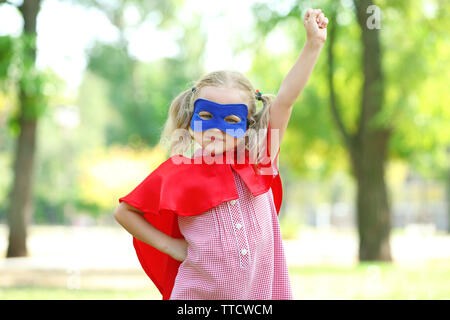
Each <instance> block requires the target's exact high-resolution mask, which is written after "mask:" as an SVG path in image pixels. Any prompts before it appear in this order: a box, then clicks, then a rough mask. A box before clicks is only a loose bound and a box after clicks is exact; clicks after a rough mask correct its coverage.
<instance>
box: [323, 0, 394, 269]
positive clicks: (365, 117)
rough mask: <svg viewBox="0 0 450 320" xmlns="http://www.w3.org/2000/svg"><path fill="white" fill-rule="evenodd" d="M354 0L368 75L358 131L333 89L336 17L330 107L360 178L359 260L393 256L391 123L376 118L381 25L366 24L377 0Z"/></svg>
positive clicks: (334, 12)
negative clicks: (387, 172) (349, 123)
mask: <svg viewBox="0 0 450 320" xmlns="http://www.w3.org/2000/svg"><path fill="white" fill-rule="evenodd" d="M337 3H338V2H337ZM354 4H355V9H356V16H357V20H358V24H359V26H360V28H361V42H362V48H363V55H362V69H363V75H364V85H363V92H362V100H361V107H360V114H359V119H358V129H357V132H355V133H353V132H350V131H349V130H348V129H347V127H346V125H345V123H344V121H343V119H342V117H341V115H340V112H339V110H340V107H339V101H338V99H337V98H336V93H335V90H334V84H333V74H334V70H335V66H334V56H333V47H334V43H335V40H336V30H337V26H336V24H334V23H332V24H331V25H330V27H329V32H328V38H329V40H328V63H329V75H328V81H329V88H330V108H331V113H332V115H333V119H334V121H335V122H336V125H337V127H338V129H339V132H340V133H341V134H342V137H343V140H344V143H345V147H346V148H347V151H348V154H349V156H350V160H351V163H352V169H353V175H354V177H355V179H356V183H357V197H356V211H357V212H356V215H357V223H358V233H359V260H360V261H371V260H372V261H373V260H381V261H390V260H391V252H390V245H389V233H390V226H391V223H390V208H389V207H390V206H389V201H388V197H387V190H386V183H385V178H384V173H385V163H386V152H387V145H388V142H389V138H390V135H391V133H392V127H390V126H389V125H386V124H384V125H383V124H381V125H380V124H379V123H375V122H374V120H375V119H376V117H377V115H378V114H379V112H380V111H382V107H383V98H384V84H383V73H382V68H381V61H382V52H381V48H380V42H379V32H378V29H376V28H375V29H369V28H368V27H367V24H366V22H367V19H368V14H367V8H368V7H369V6H370V5H372V4H373V1H371V0H354ZM338 7H339V4H337V5H336V7H334V10H331V15H330V18H331V19H330V20H331V21H336V16H337V12H338V10H339V9H338ZM346 98H347V97H346Z"/></svg>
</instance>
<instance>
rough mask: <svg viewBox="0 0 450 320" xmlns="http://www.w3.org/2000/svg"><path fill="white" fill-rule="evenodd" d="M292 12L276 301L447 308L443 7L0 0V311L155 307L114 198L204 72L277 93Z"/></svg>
mask: <svg viewBox="0 0 450 320" xmlns="http://www.w3.org/2000/svg"><path fill="white" fill-rule="evenodd" d="M307 8H321V9H322V11H323V12H324V13H325V15H326V17H328V19H329V24H328V38H327V41H326V43H325V46H324V48H323V49H322V52H321V54H320V57H319V59H318V61H317V64H316V65H315V67H314V71H313V73H312V75H311V78H310V79H309V81H308V83H307V86H306V87H305V89H304V91H303V92H302V93H301V95H300V96H299V98H298V100H297V102H296V104H295V106H294V109H293V112H292V117H291V120H290V123H289V126H288V129H287V132H286V134H285V137H284V140H283V143H282V145H281V151H280V156H279V167H280V174H281V179H282V182H283V189H284V194H283V204H282V207H281V212H280V216H279V218H280V223H281V229H282V233H283V239H284V246H285V251H286V257H287V261H288V264H289V271H290V275H291V281H292V287H293V291H294V298H295V299H449V298H450V235H449V232H450V206H449V201H450V166H449V163H450V161H449V160H450V109H449V108H448V106H447V103H448V101H449V99H448V98H449V95H448V86H449V83H450V81H449V80H450V78H449V77H450V70H449V57H450V41H449V34H448V30H450V25H449V21H450V19H449V18H450V17H449V15H450V5H449V3H448V2H447V1H444V0H412V1H406V0H390V1H387V0H383V1H381V0H380V1H362V0H355V1H350V0H340V1H299V0H282V1H281V0H280V1H269V0H267V1H236V0H230V1H219V2H218V1H207V0H185V1H183V0H167V1H162V0H150V1H148V0H114V1H112V0H79V1H76V0H72V1H71V0H40V1H39V0H23V1H20V0H1V1H0V299H160V298H161V296H160V294H159V292H158V291H157V289H156V287H154V285H153V283H152V282H151V281H150V279H149V278H147V276H146V275H145V274H144V271H143V270H142V269H141V267H140V265H139V262H138V260H137V257H136V255H135V252H134V249H133V247H132V238H131V235H129V234H128V233H127V232H126V231H125V230H124V229H123V228H121V227H120V226H119V225H118V223H117V222H116V221H115V220H114V218H113V211H114V208H115V207H116V206H117V205H118V198H119V197H121V196H123V195H125V194H127V193H128V192H129V191H130V190H131V189H132V188H134V187H135V186H136V185H137V184H138V183H139V182H140V181H142V180H143V178H144V177H146V176H147V175H148V174H149V172H151V170H153V169H154V168H156V166H157V165H158V164H159V163H161V162H162V161H163V160H165V159H166V155H165V154H164V152H163V151H162V149H161V148H160V147H159V146H158V145H157V142H158V140H159V134H160V132H161V129H162V126H163V124H164V121H165V119H166V117H167V112H168V108H169V106H170V102H171V101H172V99H173V98H174V97H175V96H176V95H178V93H179V92H180V91H182V90H185V89H187V88H190V86H191V84H192V82H193V81H195V80H197V79H198V78H199V77H201V76H202V75H203V74H205V73H207V72H210V71H214V70H221V69H231V70H237V71H241V72H243V73H244V74H246V75H247V77H248V78H249V79H250V81H251V82H252V83H253V85H254V87H255V88H258V89H260V90H261V91H262V92H263V93H274V94H276V93H277V91H278V88H279V86H280V84H281V81H282V80H283V78H284V76H285V75H286V74H287V72H288V71H289V70H290V68H291V67H292V65H293V64H294V62H295V61H296V59H297V57H298V56H299V54H300V52H301V50H302V48H303V45H304V43H305V40H306V38H305V30H304V27H303V16H304V14H305V12H306V9H307Z"/></svg>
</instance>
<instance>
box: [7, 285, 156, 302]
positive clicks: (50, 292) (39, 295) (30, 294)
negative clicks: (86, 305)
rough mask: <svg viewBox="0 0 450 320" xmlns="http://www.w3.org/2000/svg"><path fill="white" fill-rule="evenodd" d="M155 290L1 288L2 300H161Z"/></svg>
mask: <svg viewBox="0 0 450 320" xmlns="http://www.w3.org/2000/svg"><path fill="white" fill-rule="evenodd" d="M160 297H161V296H160V295H158V294H155V292H154V290H152V289H149V290H142V289H139V290H129V289H127V290H112V289H111V290H95V289H72V290H70V289H66V288H51V287H47V288H46V287H28V286H24V287H9V288H0V300H117V299H123V300H143V299H145V300H155V299H156V300H159V299H161V298H160Z"/></svg>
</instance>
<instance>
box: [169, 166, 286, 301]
mask: <svg viewBox="0 0 450 320" xmlns="http://www.w3.org/2000/svg"><path fill="white" fill-rule="evenodd" d="M275 170H276V169H275ZM232 172H233V175H234V179H235V182H236V187H237V190H238V193H239V199H237V200H231V201H228V202H222V203H221V204H220V205H218V206H216V207H213V208H211V209H209V210H208V211H206V212H205V213H203V214H200V215H196V216H178V223H179V227H180V231H181V233H182V234H183V236H184V237H185V239H186V241H187V242H188V254H187V257H186V259H185V260H184V261H183V262H182V263H181V265H180V267H179V269H178V274H177V277H176V279H175V284H174V287H173V291H172V294H171V296H170V299H171V300H181V299H182V300H187V299H199V300H207V299H214V300H219V299H224V300H238V299H239V300H242V299H247V300H291V299H292V292H291V285H290V280H289V273H288V268H287V264H286V259H285V256H284V249H283V243H282V239H281V234H280V225H279V221H278V216H277V211H276V208H275V205H274V200H273V194H272V189H269V191H268V192H266V193H264V194H261V195H259V196H256V197H255V196H253V194H252V193H251V192H250V190H249V189H248V188H247V187H246V185H245V183H244V181H243V180H242V179H241V177H240V176H239V174H237V173H236V172H235V171H234V170H233V169H232Z"/></svg>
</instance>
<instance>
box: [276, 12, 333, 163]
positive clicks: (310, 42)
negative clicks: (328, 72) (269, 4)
mask: <svg viewBox="0 0 450 320" xmlns="http://www.w3.org/2000/svg"><path fill="white" fill-rule="evenodd" d="M327 24H328V19H327V18H326V17H325V16H324V14H323V13H322V10H320V9H311V8H310V9H308V10H307V11H306V14H305V17H304V19H303V25H304V26H305V29H306V43H305V46H304V47H303V50H302V52H301V53H300V56H299V57H298V59H297V61H296V62H295V64H294V66H293V67H292V68H291V70H290V71H289V72H288V74H287V75H286V77H285V78H284V79H283V81H282V83H281V86H280V89H279V90H278V94H277V97H276V98H275V99H274V101H273V103H272V105H271V108H270V128H271V129H278V130H279V131H278V138H279V139H278V141H276V140H274V141H273V146H271V147H272V148H273V149H272V150H278V148H279V146H280V145H281V141H282V139H283V136H284V132H285V131H286V128H287V125H288V122H289V118H290V117H291V112H292V106H293V104H294V102H295V100H297V98H298V96H299V95H300V93H301V92H302V91H303V88H304V87H305V85H306V82H307V81H308V79H309V77H310V75H311V72H312V70H313V68H314V65H315V63H316V61H317V58H318V57H319V54H320V51H321V50H322V47H323V44H324V42H325V40H326V38H327V29H326V26H327ZM274 156H275V155H272V157H274ZM273 160H274V159H272V161H273Z"/></svg>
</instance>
